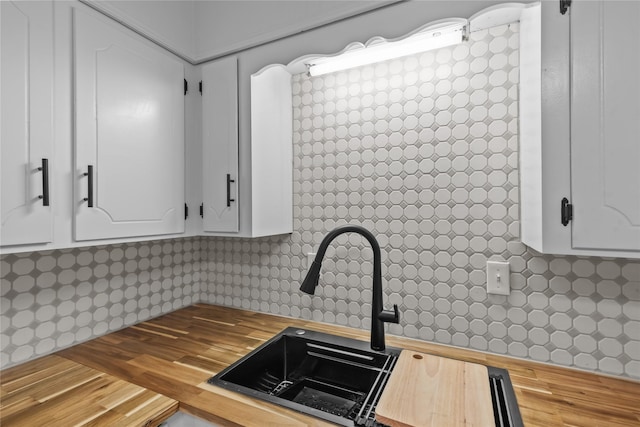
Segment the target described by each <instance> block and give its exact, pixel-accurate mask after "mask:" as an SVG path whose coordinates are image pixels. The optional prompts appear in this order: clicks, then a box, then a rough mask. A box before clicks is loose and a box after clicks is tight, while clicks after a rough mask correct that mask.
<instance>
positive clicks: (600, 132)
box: [571, 1, 640, 256]
mask: <svg viewBox="0 0 640 427" xmlns="http://www.w3.org/2000/svg"><path fill="white" fill-rule="evenodd" d="M639 23H640V2H637V1H597V2H596V1H589V2H574V3H573V6H572V7H571V40H572V42H571V56H572V68H571V71H572V74H571V190H572V199H571V203H572V204H573V213H574V220H573V225H572V226H573V242H572V243H573V244H572V246H573V247H574V248H577V249H606V250H625V251H638V256H640V26H639V25H638V24H639Z"/></svg>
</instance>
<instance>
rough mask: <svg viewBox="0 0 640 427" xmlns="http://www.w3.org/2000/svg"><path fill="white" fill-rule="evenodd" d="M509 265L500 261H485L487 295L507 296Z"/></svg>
mask: <svg viewBox="0 0 640 427" xmlns="http://www.w3.org/2000/svg"><path fill="white" fill-rule="evenodd" d="M510 292H511V285H510V282H509V263H508V262H501V261H487V293H488V294H496V295H509V293H510Z"/></svg>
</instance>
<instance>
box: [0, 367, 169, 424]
mask: <svg viewBox="0 0 640 427" xmlns="http://www.w3.org/2000/svg"><path fill="white" fill-rule="evenodd" d="M0 378H1V379H0V425H2V426H3V427H9V426H107V425H108V426H157V425H158V424H160V423H161V422H162V421H164V420H166V419H167V418H169V417H170V416H171V415H173V414H174V413H175V412H176V411H177V410H178V402H177V401H176V400H174V399H171V398H168V397H166V396H163V395H161V394H158V393H156V392H153V391H150V390H147V389H145V388H143V387H140V386H137V385H135V384H131V383H129V382H127V381H123V380H121V379H119V378H116V377H114V376H112V375H109V374H105V373H104V372H101V371H98V370H96V369H92V368H89V367H87V366H84V365H82V364H80V363H77V362H73V361H71V360H68V359H64V358H62V357H59V356H56V355H50V356H45V357H42V358H40V359H37V360H34V361H31V362H27V363H25V364H23V365H19V366H17V367H14V368H11V369H7V370H5V371H2V373H1V377H0Z"/></svg>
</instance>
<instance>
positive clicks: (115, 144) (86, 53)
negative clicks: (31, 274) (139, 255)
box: [74, 9, 185, 240]
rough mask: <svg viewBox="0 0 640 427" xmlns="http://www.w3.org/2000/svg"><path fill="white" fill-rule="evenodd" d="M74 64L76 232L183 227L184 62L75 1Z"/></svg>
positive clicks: (98, 235)
mask: <svg viewBox="0 0 640 427" xmlns="http://www.w3.org/2000/svg"><path fill="white" fill-rule="evenodd" d="M74 67H75V70H74V71H75V174H76V176H75V181H74V182H75V189H74V191H75V210H76V216H75V236H74V237H75V239H76V240H91V239H104V238H115V237H130V236H142V235H161V234H170V233H180V232H183V231H184V149H185V148H184V147H185V145H184V93H183V76H184V69H183V65H182V63H181V62H180V61H178V60H177V59H175V57H173V56H171V55H170V54H168V53H166V52H164V51H163V50H161V49H160V48H158V47H157V46H154V45H152V44H151V43H149V42H147V41H146V40H144V39H142V38H141V37H140V36H138V35H137V34H135V33H133V32H131V31H130V30H128V29H125V28H124V27H122V26H120V25H118V24H116V23H114V22H111V21H108V20H107V19H106V18H102V17H98V16H95V15H94V14H93V13H90V12H85V11H81V10H79V9H75V10H74ZM89 171H91V173H89ZM87 174H88V175H87ZM89 184H91V185H89Z"/></svg>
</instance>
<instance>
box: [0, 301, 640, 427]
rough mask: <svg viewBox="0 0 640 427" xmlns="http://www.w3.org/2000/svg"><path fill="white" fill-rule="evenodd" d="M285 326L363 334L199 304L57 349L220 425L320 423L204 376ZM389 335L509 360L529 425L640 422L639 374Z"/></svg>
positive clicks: (466, 355)
mask: <svg viewBox="0 0 640 427" xmlns="http://www.w3.org/2000/svg"><path fill="white" fill-rule="evenodd" d="M287 326H297V327H303V328H307V329H313V330H317V331H320V332H327V333H333V334H336V335H342V336H346V337H350V338H355V339H361V340H364V341H368V340H369V332H368V331H364V330H357V329H352V328H346V327H340V326H335V325H329V324H323V323H317V322H311V321H304V320H298V319H291V318H286V317H279V316H274V315H268V314H262V313H256V312H252V311H245V310H239V309H234V308H226V307H220V306H213V305H206V304H196V305H193V306H191V307H187V308H184V309H181V310H177V311H174V312H172V313H169V314H166V315H164V316H161V317H158V318H156V319H152V320H149V321H147V322H143V323H140V324H138V325H136V326H134V327H129V328H126V329H123V330H120V331H118V332H114V333H111V334H109V335H106V336H103V337H101V338H97V339H95V340H92V341H89V342H86V343H83V344H79V345H76V346H74V347H72V348H69V349H66V350H63V351H61V352H59V353H57V354H58V355H59V356H61V357H64V358H66V359H69V360H72V361H75V362H77V363H81V364H83V365H85V366H88V367H91V368H94V369H96V370H98V371H101V372H105V373H108V374H110V375H113V376H115V377H118V378H121V379H124V380H126V381H128V382H130V383H134V384H137V385H139V386H141V387H144V388H146V389H149V390H152V391H154V392H156V393H160V394H163V395H165V396H168V397H170V398H173V399H175V400H178V401H179V402H180V409H181V410H184V411H186V412H189V413H191V414H193V415H196V416H199V417H201V418H204V419H208V420H210V421H213V422H217V423H219V424H222V425H228V426H262V427H264V426H304V425H314V426H320V425H327V424H326V423H325V422H323V421H320V420H317V419H315V418H311V417H308V416H305V415H302V414H299V413H297V412H294V411H290V410H288V409H283V408H281V407H278V406H275V405H271V404H268V403H265V402H262V401H259V400H255V399H250V398H248V397H245V396H242V395H239V394H236V393H232V392H228V391H225V390H223V389H221V388H218V387H214V386H210V385H207V384H206V383H205V381H206V380H207V379H208V378H209V377H210V376H212V375H214V374H215V373H217V372H219V371H220V370H222V369H224V368H225V367H227V366H228V365H229V364H231V363H232V362H234V361H236V360H237V359H239V358H240V357H241V356H244V355H245V354H247V353H249V352H250V351H251V350H253V349H254V348H256V347H257V346H259V345H260V344H262V343H263V342H265V341H266V340H268V339H269V338H271V337H272V336H273V335H275V334H276V333H278V332H280V331H281V330H282V329H284V328H285V327H287ZM387 345H389V346H395V347H402V348H405V349H408V350H413V351H418V352H422V353H427V354H434V355H441V356H445V357H450V358H454V359H458V360H464V361H468V362H473V363H479V364H481V365H492V366H496V367H498V368H503V369H508V370H509V374H510V376H511V381H512V382H513V385H514V388H515V393H516V397H517V399H518V403H519V406H520V411H521V413H522V418H523V420H524V424H525V426H527V427H555V426H566V427H576V426H580V427H604V426H606V427H622V426H624V427H629V426H640V405H639V401H640V400H639V397H638V396H640V383H639V382H635V381H630V380H625V379H619V378H612V377H607V376H602V375H596V374H592V373H587V372H583V371H578V370H571V369H566V368H561V367H557V366H551V365H546V364H541V363H535V362H531V361H526V360H521V359H515V358H509V357H503V356H498V355H494V354H489V353H482V352H478V351H473V350H466V349H461V348H456V347H449V346H443V345H438V344H431V343H428V342H425V341H419V340H412V339H408V338H399V337H393V336H390V335H387ZM20 366H23V365H20ZM20 366H18V367H17V368H18V369H19V368H20ZM0 375H4V373H0Z"/></svg>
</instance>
